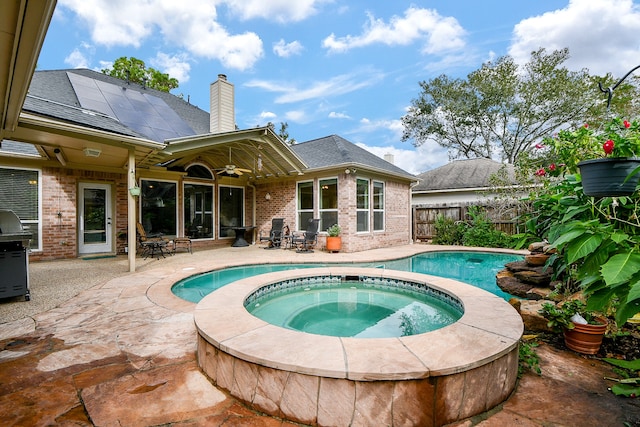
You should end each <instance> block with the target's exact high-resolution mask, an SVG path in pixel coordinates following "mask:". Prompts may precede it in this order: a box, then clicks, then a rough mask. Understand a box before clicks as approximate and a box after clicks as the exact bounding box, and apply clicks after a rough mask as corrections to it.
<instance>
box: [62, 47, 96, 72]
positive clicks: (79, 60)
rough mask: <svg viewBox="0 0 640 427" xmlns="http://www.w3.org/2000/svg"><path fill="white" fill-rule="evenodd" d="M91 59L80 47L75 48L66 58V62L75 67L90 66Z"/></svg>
mask: <svg viewBox="0 0 640 427" xmlns="http://www.w3.org/2000/svg"><path fill="white" fill-rule="evenodd" d="M89 62H90V61H89V60H88V59H87V58H86V57H85V56H84V54H83V53H82V52H80V51H79V50H78V49H74V50H73V52H71V53H70V54H69V55H67V56H66V57H65V58H64V63H65V64H69V65H70V66H71V67H73V68H89Z"/></svg>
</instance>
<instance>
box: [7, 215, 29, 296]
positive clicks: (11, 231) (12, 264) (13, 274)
mask: <svg viewBox="0 0 640 427" xmlns="http://www.w3.org/2000/svg"><path fill="white" fill-rule="evenodd" d="M31 237H32V234H31V233H30V232H28V231H24V230H23V229H22V224H21V223H20V218H18V216H17V215H16V214H15V213H14V212H13V211H11V210H8V209H0V298H11V297H16V296H21V295H24V299H25V301H29V299H30V298H31V297H30V294H29V242H30V241H31Z"/></svg>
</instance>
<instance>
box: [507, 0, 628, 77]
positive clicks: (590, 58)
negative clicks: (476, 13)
mask: <svg viewBox="0 0 640 427" xmlns="http://www.w3.org/2000/svg"><path fill="white" fill-rule="evenodd" d="M638 28H640V10H639V8H638V6H637V5H634V3H633V2H632V1H631V0H589V1H588V2H587V1H583V0H571V1H570V2H569V4H568V5H567V7H565V8H563V9H559V10H555V11H552V12H547V13H545V14H543V15H540V16H535V17H532V18H528V19H525V20H523V21H521V22H520V23H519V24H517V25H516V26H515V28H514V31H513V34H514V41H513V43H512V45H511V47H510V49H509V54H510V55H511V56H512V57H513V58H514V59H515V60H516V61H517V62H519V63H524V62H527V61H528V60H529V59H530V55H531V52H532V51H534V50H537V49H539V48H540V47H541V46H543V47H545V48H546V49H547V50H549V51H551V50H555V49H562V48H565V47H568V48H569V53H570V54H571V58H570V59H569V60H568V61H567V63H566V64H567V66H568V67H569V68H571V69H574V70H577V69H581V68H588V69H589V72H590V73H591V74H597V75H604V74H606V73H608V72H611V73H613V75H614V76H617V77H622V76H623V75H624V74H625V73H626V72H627V71H628V70H630V69H631V68H633V67H634V66H636V65H637V64H638V58H639V57H640V44H639V43H638Z"/></svg>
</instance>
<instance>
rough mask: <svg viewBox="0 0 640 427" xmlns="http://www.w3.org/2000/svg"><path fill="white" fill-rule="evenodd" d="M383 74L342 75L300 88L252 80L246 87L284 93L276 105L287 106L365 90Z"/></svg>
mask: <svg viewBox="0 0 640 427" xmlns="http://www.w3.org/2000/svg"><path fill="white" fill-rule="evenodd" d="M382 78H383V75H382V73H380V72H378V71H375V70H372V71H365V72H359V73H350V74H341V75H338V76H335V77H332V78H330V79H328V80H321V81H315V82H311V83H309V84H306V85H305V86H304V87H298V86H295V85H292V84H290V83H286V84H285V83H277V82H271V81H267V80H251V81H249V82H247V83H245V86H247V87H251V88H261V89H264V90H266V91H269V92H277V93H282V95H280V96H278V97H276V99H275V101H274V102H275V103H277V104H287V103H292V102H300V101H306V100H309V99H317V98H327V97H332V96H338V95H344V94H346V93H350V92H354V91H357V90H359V89H363V88H366V87H369V86H373V85H374V84H376V83H378V82H379V81H381V80H382Z"/></svg>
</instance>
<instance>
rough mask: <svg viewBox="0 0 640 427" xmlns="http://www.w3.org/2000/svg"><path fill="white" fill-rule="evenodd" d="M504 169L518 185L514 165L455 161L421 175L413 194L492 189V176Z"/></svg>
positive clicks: (481, 159) (512, 182)
mask: <svg viewBox="0 0 640 427" xmlns="http://www.w3.org/2000/svg"><path fill="white" fill-rule="evenodd" d="M502 168H506V172H507V174H508V175H507V176H508V178H509V183H510V184H511V185H518V183H517V181H516V179H515V172H514V168H513V165H511V164H503V163H500V162H496V161H495V160H491V159H485V158H478V159H465V160H454V161H452V162H450V163H447V164H446V165H444V166H440V167H439V168H436V169H432V170H430V171H427V172H424V173H421V174H419V175H418V178H419V179H420V180H421V181H420V184H418V185H416V186H415V187H413V192H414V193H419V192H428V191H440V190H462V189H476V188H487V187H491V186H493V185H495V184H492V182H491V179H490V178H491V176H492V175H494V174H496V173H498V172H500V170H501V169H502Z"/></svg>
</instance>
